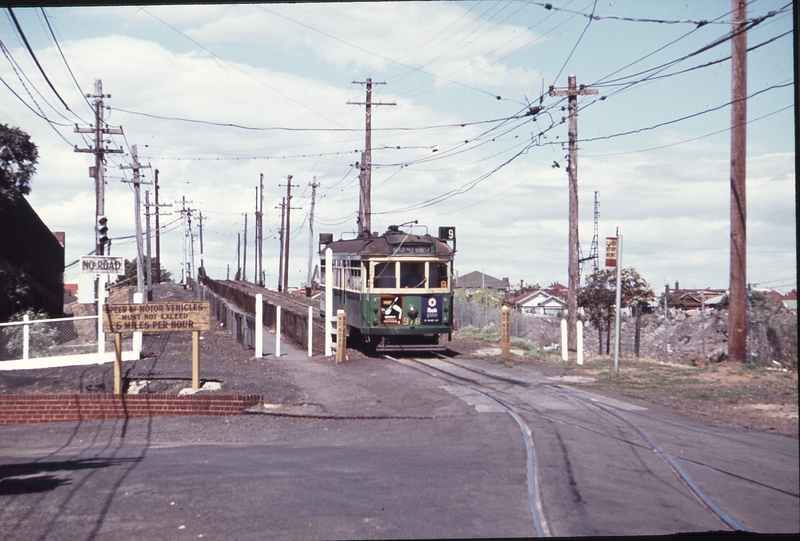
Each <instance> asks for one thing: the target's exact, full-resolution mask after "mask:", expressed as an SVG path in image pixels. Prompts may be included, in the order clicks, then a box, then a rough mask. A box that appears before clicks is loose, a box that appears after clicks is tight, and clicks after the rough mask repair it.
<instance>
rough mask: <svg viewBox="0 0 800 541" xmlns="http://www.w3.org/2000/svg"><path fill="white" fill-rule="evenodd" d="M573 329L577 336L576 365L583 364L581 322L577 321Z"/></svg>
mask: <svg viewBox="0 0 800 541" xmlns="http://www.w3.org/2000/svg"><path fill="white" fill-rule="evenodd" d="M575 327H576V330H577V334H578V336H577V338H578V364H583V321H581V320H580V319H579V320H578V322H577V323H576V325H575Z"/></svg>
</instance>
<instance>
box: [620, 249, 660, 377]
mask: <svg viewBox="0 0 800 541" xmlns="http://www.w3.org/2000/svg"><path fill="white" fill-rule="evenodd" d="M616 297H617V298H616V304H617V313H616V316H615V319H614V330H615V334H616V339H615V340H614V373H615V374H616V373H618V372H619V326H620V321H619V314H620V310H621V309H622V306H621V305H622V235H619V234H618V235H617V294H616ZM664 300H665V301H666V300H667V298H666V296H665V297H664Z"/></svg>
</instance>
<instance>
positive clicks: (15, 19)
mask: <svg viewBox="0 0 800 541" xmlns="http://www.w3.org/2000/svg"><path fill="white" fill-rule="evenodd" d="M8 13H9V15H11V19H12V20H13V21H14V26H16V27H17V32H18V33H19V35H20V37H21V38H22V41H23V42H24V43H25V47H26V48H27V49H28V52H29V53H30V55H31V58H33V61H34V63H36V67H37V68H39V72H41V74H42V77H44V80H45V81H47V84H48V85H49V86H50V89H51V90H52V91H53V93H54V94H55V95H56V96H57V97H58V99H59V100H60V101H61V103H62V104H63V105H64V107H65V108H66V109H67V111H69V112H73V111H72V109H70V108H69V105H67V102H65V101H64V98H62V97H61V94H59V93H58V90H56V88H55V87H54V86H53V83H51V82H50V78H49V77H48V76H47V73H45V71H44V68H42V65H41V64H40V63H39V59H38V58H36V54H35V53H34V52H33V48H31V44H30V43H28V38H27V37H25V32H23V31H22V27H21V26H20V24H19V21H18V20H17V16H16V15H14V10H13V9H12V8H11V7H10V6H9V7H8Z"/></svg>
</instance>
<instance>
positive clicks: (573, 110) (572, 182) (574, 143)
mask: <svg viewBox="0 0 800 541" xmlns="http://www.w3.org/2000/svg"><path fill="white" fill-rule="evenodd" d="M587 94H597V90H589V89H588V88H584V87H583V85H581V87H580V88H578V86H577V84H576V82H575V76H574V75H570V76H569V86H568V88H567V90H556V89H555V88H554V87H552V86H551V87H550V95H551V96H568V97H569V166H568V168H567V173H568V174H569V239H568V242H569V267H568V271H569V284H568V287H569V289H568V290H567V324H568V327H567V348H568V349H569V350H570V351H575V350H576V349H577V347H578V345H577V331H576V323H577V321H578V286H579V285H580V284H579V283H578V281H579V280H580V278H579V272H578V267H579V264H580V263H579V261H578V259H579V258H578V250H579V243H580V240H579V237H578V96H585V95H587Z"/></svg>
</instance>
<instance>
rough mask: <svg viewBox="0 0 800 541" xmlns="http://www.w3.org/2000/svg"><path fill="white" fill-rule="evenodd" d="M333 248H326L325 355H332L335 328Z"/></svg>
mask: <svg viewBox="0 0 800 541" xmlns="http://www.w3.org/2000/svg"><path fill="white" fill-rule="evenodd" d="M332 258H333V250H331V249H330V248H325V356H326V357H330V356H331V355H332V352H331V349H332V342H333V340H332V339H331V335H332V334H333V328H332V326H331V321H333V264H332V262H331V259H332Z"/></svg>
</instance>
